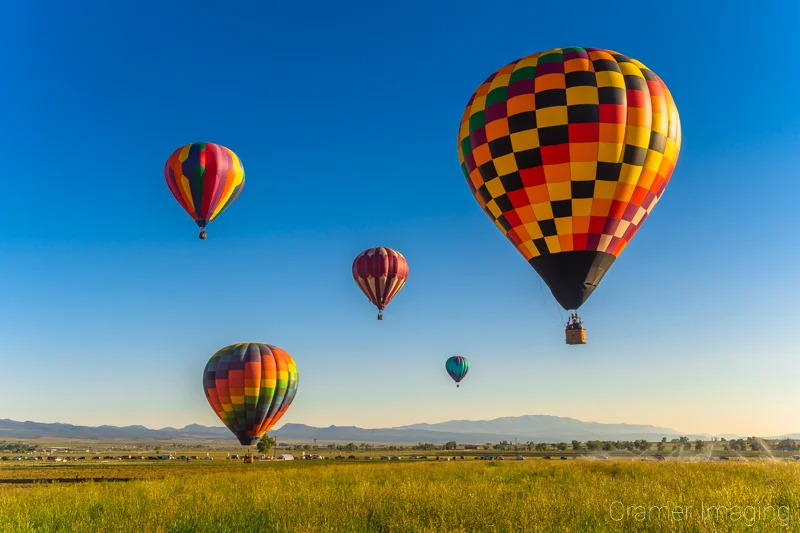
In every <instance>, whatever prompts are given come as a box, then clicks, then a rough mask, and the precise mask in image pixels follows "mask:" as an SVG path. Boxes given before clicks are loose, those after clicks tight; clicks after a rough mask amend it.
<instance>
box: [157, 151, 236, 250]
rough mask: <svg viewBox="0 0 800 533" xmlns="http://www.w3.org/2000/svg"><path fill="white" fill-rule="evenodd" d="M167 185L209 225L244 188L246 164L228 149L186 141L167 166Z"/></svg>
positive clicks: (202, 231) (189, 210) (199, 222)
mask: <svg viewBox="0 0 800 533" xmlns="http://www.w3.org/2000/svg"><path fill="white" fill-rule="evenodd" d="M164 178H165V179H166V180H167V186H168V187H169V190H170V191H171V192H172V195H173V196H175V199H176V200H178V203H179V204H181V207H183V209H184V210H185V211H186V212H187V213H189V216H191V217H192V218H193V219H194V221H195V223H197V225H198V226H200V235H199V237H200V238H201V239H205V238H206V229H205V228H206V225H208V224H209V223H210V222H211V221H212V220H214V219H215V218H217V217H218V216H219V215H220V214H221V213H222V212H223V211H225V210H226V209H227V208H228V206H230V205H231V204H232V203H233V201H234V200H236V197H237V196H239V193H240V192H242V188H243V187H244V167H242V162H241V161H240V160H239V158H238V157H237V156H236V154H234V153H233V152H232V151H231V150H229V149H228V148H225V147H224V146H220V145H219V144H213V143H194V144H187V145H186V146H183V147H181V148H178V149H177V150H175V152H173V154H172V155H171V156H170V157H169V159H167V163H166V165H164Z"/></svg>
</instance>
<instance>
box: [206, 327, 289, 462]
mask: <svg viewBox="0 0 800 533" xmlns="http://www.w3.org/2000/svg"><path fill="white" fill-rule="evenodd" d="M297 382H298V375H297V365H296V364H295V362H294V360H293V359H292V357H291V356H290V355H289V354H288V353H286V352H285V351H283V350H281V349H280V348H278V347H276V346H272V345H269V344H262V343H260V342H246V343H243V344H233V345H231V346H227V347H225V348H223V349H221V350H220V351H218V352H217V353H215V354H214V355H213V356H211V359H209V361H208V364H206V368H205V370H204V371H203V389H204V390H205V393H206V398H207V399H208V403H209V404H210V405H211V407H212V408H213V409H214V412H215V413H217V416H218V417H219V418H220V420H222V423H223V424H225V426H227V428H228V429H230V430H231V432H232V433H233V434H234V435H236V438H238V439H239V442H240V443H241V444H242V446H250V445H252V444H255V443H256V442H257V441H258V440H259V439H260V438H261V436H262V435H263V434H264V433H266V432H267V431H269V430H270V429H271V428H272V426H274V425H275V424H276V423H277V422H278V420H280V419H281V417H282V416H283V415H284V414H285V413H286V410H287V409H289V406H290V405H291V404H292V401H293V400H294V396H295V394H296V393H297Z"/></svg>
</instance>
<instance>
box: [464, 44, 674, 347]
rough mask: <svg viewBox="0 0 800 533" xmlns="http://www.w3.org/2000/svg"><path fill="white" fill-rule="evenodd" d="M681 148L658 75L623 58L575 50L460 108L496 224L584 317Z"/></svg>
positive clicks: (469, 166) (473, 169) (502, 78)
mask: <svg viewBox="0 0 800 533" xmlns="http://www.w3.org/2000/svg"><path fill="white" fill-rule="evenodd" d="M680 145H681V125H680V119H679V117H678V110H677V108H676V107H675V102H674V101H673V99H672V95H671V94H670V92H669V90H668V89H667V86H666V85H665V84H664V82H663V81H662V80H661V78H659V77H658V76H656V74H655V73H653V72H652V71H651V70H650V69H648V68H647V67H646V66H644V65H643V64H642V63H640V62H639V61H637V60H635V59H632V58H629V57H627V56H624V55H622V54H620V53H617V52H614V51H611V50H602V49H598V48H577V47H575V48H555V49H553V50H548V51H546V52H541V53H536V54H533V55H530V56H527V57H525V58H522V59H519V60H517V61H514V62H512V63H509V64H508V65H506V66H505V67H503V68H501V69H500V70H498V71H496V72H495V73H493V74H492V75H491V76H489V78H488V79H487V80H486V81H484V82H483V84H481V85H480V87H478V90H477V91H475V93H474V94H473V95H472V97H471V98H470V100H469V102H468V104H467V107H466V110H465V111H464V116H463V118H462V120H461V128H460V130H459V135H458V156H459V160H460V163H461V169H462V171H463V173H464V176H465V177H466V180H467V185H469V188H470V190H471V191H472V193H473V194H474V196H475V199H476V200H477V201H478V203H479V204H480V206H481V207H482V208H483V210H484V211H485V212H486V214H487V215H489V218H490V219H491V220H492V221H493V222H494V223H495V225H496V226H497V228H498V229H499V230H500V231H501V232H502V233H503V235H505V236H506V237H507V238H508V240H509V241H511V243H512V244H513V245H514V246H515V247H516V248H517V250H518V251H519V252H520V253H521V254H522V256H523V257H525V259H526V260H527V261H528V263H530V265H531V266H532V267H533V268H534V269H535V270H536V272H537V273H538V274H539V276H541V278H542V279H543V280H544V282H545V283H547V286H548V287H549V288H550V291H551V292H552V294H553V296H554V297H555V299H556V300H557V301H558V303H559V304H560V305H561V306H562V307H563V308H564V309H566V310H576V311H577V309H578V308H579V307H580V306H581V305H582V304H583V303H584V302H585V301H586V300H587V299H588V298H589V296H591V294H592V292H593V291H594V290H595V289H596V288H597V286H598V284H599V283H600V280H602V279H603V276H604V275H605V273H606V272H607V271H608V269H609V268H610V267H611V265H612V264H613V263H614V260H615V259H616V258H617V257H618V256H619V254H620V253H621V252H622V250H623V249H624V248H625V246H626V245H627V244H628V242H629V241H630V240H631V238H632V237H633V236H634V235H635V234H636V231H637V230H638V229H639V228H640V227H641V225H642V223H643V222H644V220H645V219H646V218H647V216H648V215H649V214H650V212H651V211H652V210H653V207H655V205H656V203H657V202H658V200H659V198H660V197H661V195H662V194H663V192H664V188H665V187H666V186H667V183H668V182H669V179H670V177H671V176H672V172H673V169H674V168H675V164H676V162H677V160H678V153H679V151H680ZM575 323H577V324H578V327H579V329H580V331H579V333H578V334H577V335H572V339H573V340H572V341H570V340H568V343H569V344H584V343H585V342H586V341H585V332H584V331H583V325H582V322H580V316H578V315H577V313H574V315H572V316H571V318H570V324H575ZM569 331H570V330H567V333H568V337H569V336H570V334H569Z"/></svg>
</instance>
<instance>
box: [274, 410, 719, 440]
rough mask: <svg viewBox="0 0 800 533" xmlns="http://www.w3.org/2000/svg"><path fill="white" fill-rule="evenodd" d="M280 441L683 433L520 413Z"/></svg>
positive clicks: (284, 433) (311, 431) (291, 431)
mask: <svg viewBox="0 0 800 533" xmlns="http://www.w3.org/2000/svg"><path fill="white" fill-rule="evenodd" d="M275 435H276V436H277V437H278V438H282V439H291V440H295V439H313V438H316V439H319V440H337V441H351V442H356V441H359V442H396V443H416V442H429V443H431V444H440V443H444V442H447V441H450V440H454V441H456V442H460V443H472V444H480V443H485V442H497V441H499V440H507V441H509V442H512V441H514V439H517V440H518V441H521V442H527V441H534V442H557V441H565V442H569V441H571V440H573V439H574V440H580V441H587V440H636V439H648V440H651V441H655V440H661V438H662V437H667V439H668V440H669V439H672V438H677V437H680V436H681V435H684V434H683V433H680V432H678V431H676V430H674V429H670V428H663V427H657V426H648V425H634V424H601V423H598V422H583V421H581V420H576V419H574V418H564V417H559V416H547V415H525V416H517V417H504V418H495V419H494V420H478V421H474V420H451V421H448V422H441V423H438V424H412V425H409V426H400V427H395V428H386V429H361V428H357V427H352V426H330V427H328V428H315V427H310V426H306V425H303V424H286V425H284V426H283V427H282V428H281V429H279V430H278V431H276V432H275ZM686 436H688V437H689V438H692V439H697V438H710V436H709V435H686Z"/></svg>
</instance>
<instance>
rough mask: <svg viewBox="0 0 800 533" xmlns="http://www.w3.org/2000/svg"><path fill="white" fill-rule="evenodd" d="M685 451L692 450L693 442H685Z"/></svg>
mask: <svg viewBox="0 0 800 533" xmlns="http://www.w3.org/2000/svg"><path fill="white" fill-rule="evenodd" d="M683 449H684V450H691V449H692V443H691V442H684V443H683Z"/></svg>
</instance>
